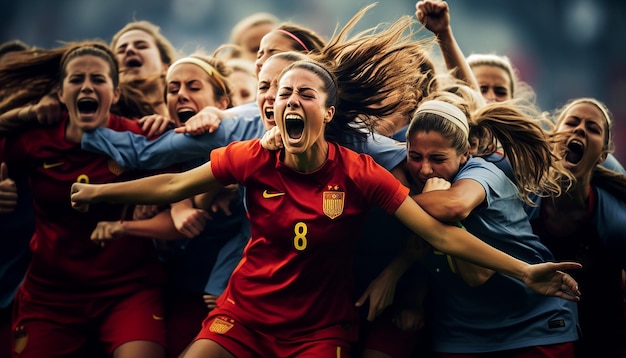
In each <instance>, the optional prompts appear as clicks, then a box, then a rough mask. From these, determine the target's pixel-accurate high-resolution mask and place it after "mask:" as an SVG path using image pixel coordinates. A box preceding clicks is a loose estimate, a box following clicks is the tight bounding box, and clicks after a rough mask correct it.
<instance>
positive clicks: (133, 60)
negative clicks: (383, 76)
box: [124, 58, 142, 68]
mask: <svg viewBox="0 0 626 358" xmlns="http://www.w3.org/2000/svg"><path fill="white" fill-rule="evenodd" d="M141 65H142V63H141V61H139V60H138V59H136V58H131V59H128V60H126V61H125V62H124V66H126V67H128V68H131V67H141Z"/></svg>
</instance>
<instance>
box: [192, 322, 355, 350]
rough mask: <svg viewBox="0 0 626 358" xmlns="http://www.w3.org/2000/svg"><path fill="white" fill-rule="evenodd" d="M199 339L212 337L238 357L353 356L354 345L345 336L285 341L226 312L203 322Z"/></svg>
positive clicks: (211, 338) (197, 338)
mask: <svg viewBox="0 0 626 358" xmlns="http://www.w3.org/2000/svg"><path fill="white" fill-rule="evenodd" d="M199 339H210V340H212V341H214V342H216V343H217V344H219V345H220V346H222V347H223V348H224V349H226V350H227V351H228V352H230V354H232V355H234V356H235V357H237V358H253V357H298V358H317V357H333V358H334V357H337V358H347V357H349V356H350V344H349V343H348V342H346V341H344V340H341V339H334V338H329V339H308V340H307V339H302V340H290V341H285V340H281V339H278V338H276V337H274V336H271V335H268V334H265V333H262V332H260V331H257V330H254V329H250V328H248V327H246V326H244V325H243V324H241V323H239V322H237V321H235V320H234V319H233V318H231V317H229V316H226V315H223V314H220V315H212V316H209V317H207V319H206V320H205V321H204V322H203V323H202V331H200V333H199V334H198V336H197V337H196V340H199Z"/></svg>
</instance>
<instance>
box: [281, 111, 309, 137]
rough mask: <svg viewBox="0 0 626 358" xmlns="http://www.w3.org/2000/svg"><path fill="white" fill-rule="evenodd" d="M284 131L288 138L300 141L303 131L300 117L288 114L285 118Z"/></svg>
mask: <svg viewBox="0 0 626 358" xmlns="http://www.w3.org/2000/svg"><path fill="white" fill-rule="evenodd" d="M285 129H286V131H287V135H288V136H289V138H291V139H300V138H301V137H302V132H303V131H304V121H303V120H302V117H300V116H298V115H296V114H288V115H287V116H286V117H285Z"/></svg>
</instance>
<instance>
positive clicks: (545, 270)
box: [522, 262, 582, 302]
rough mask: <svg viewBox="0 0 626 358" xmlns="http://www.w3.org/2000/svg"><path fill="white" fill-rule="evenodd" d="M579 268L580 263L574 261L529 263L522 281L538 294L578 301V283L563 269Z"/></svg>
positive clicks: (580, 266)
mask: <svg viewBox="0 0 626 358" xmlns="http://www.w3.org/2000/svg"><path fill="white" fill-rule="evenodd" d="M581 268H582V265H581V264H579V263H576V262H544V263H540V264H534V265H529V266H528V270H527V273H526V274H525V275H524V277H523V279H522V281H523V282H524V283H525V284H526V286H528V287H529V288H530V289H532V290H533V291H535V292H537V293H539V294H542V295H546V296H556V297H560V298H563V299H566V300H568V301H574V302H578V301H580V291H579V290H578V283H577V282H576V280H574V278H572V276H570V275H568V274H566V273H565V272H563V270H579V269H581Z"/></svg>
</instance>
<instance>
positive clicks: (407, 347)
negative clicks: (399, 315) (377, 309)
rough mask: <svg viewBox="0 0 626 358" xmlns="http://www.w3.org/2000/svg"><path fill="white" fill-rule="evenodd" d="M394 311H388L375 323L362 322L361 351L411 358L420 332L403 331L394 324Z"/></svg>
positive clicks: (396, 357)
mask: <svg viewBox="0 0 626 358" xmlns="http://www.w3.org/2000/svg"><path fill="white" fill-rule="evenodd" d="M393 312H394V311H393V310H391V309H386V310H385V311H383V313H382V314H381V315H380V316H379V317H377V318H376V319H375V320H374V321H373V322H369V321H367V320H365V319H363V320H362V321H361V329H360V331H359V344H358V347H359V349H360V350H366V349H371V350H375V351H378V352H382V353H385V354H387V355H389V356H391V357H394V358H403V357H407V358H408V357H410V356H411V354H412V352H413V347H414V346H415V342H416V341H417V339H418V337H419V334H420V332H421V331H420V330H409V331H403V330H401V329H400V328H398V326H396V325H395V323H393V321H392V319H393Z"/></svg>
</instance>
